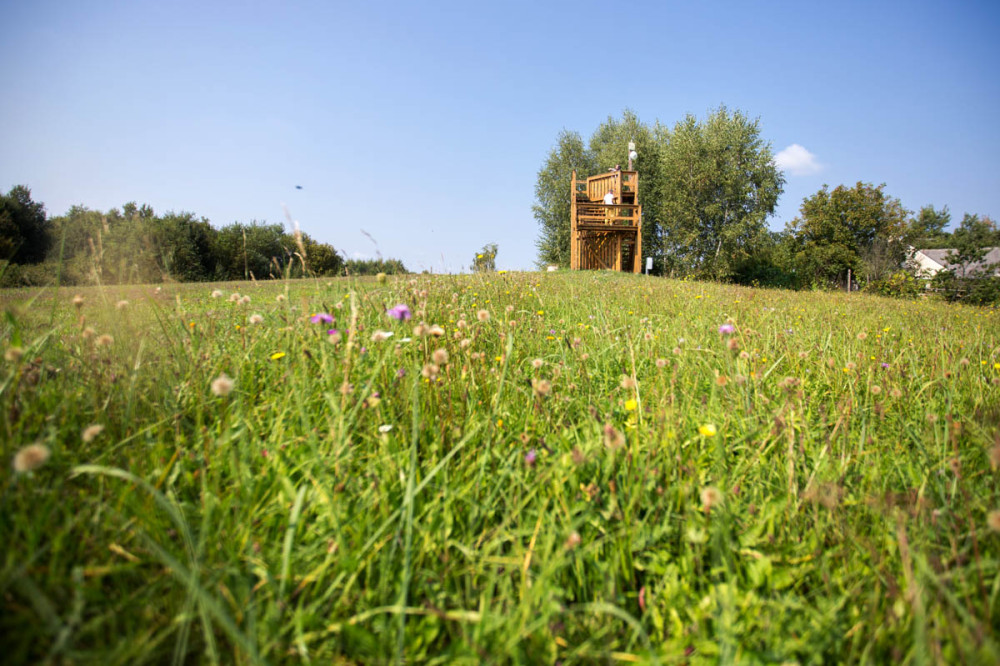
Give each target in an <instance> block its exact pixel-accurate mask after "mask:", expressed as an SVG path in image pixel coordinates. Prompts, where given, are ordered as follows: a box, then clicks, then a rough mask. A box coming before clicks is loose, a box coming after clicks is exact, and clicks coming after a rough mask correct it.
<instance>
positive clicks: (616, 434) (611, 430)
mask: <svg viewBox="0 0 1000 666" xmlns="http://www.w3.org/2000/svg"><path fill="white" fill-rule="evenodd" d="M604 446H606V447H608V448H609V449H611V450H612V451H614V450H616V449H620V448H621V447H623V446H625V435H623V434H622V433H621V431H620V430H618V429H617V428H615V427H614V426H613V425H611V424H610V423H606V424H605V425H604Z"/></svg>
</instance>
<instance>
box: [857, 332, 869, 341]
mask: <svg viewBox="0 0 1000 666" xmlns="http://www.w3.org/2000/svg"><path fill="white" fill-rule="evenodd" d="M867 337H868V334H867V333H865V332H864V331H861V332H860V333H858V340H864V339H865V338H867Z"/></svg>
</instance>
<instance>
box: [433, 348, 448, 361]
mask: <svg viewBox="0 0 1000 666" xmlns="http://www.w3.org/2000/svg"><path fill="white" fill-rule="evenodd" d="M431 360H432V361H434V363H435V364H436V365H446V364H447V363H448V350H447V349H435V350H434V353H433V354H431Z"/></svg>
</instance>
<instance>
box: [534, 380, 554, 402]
mask: <svg viewBox="0 0 1000 666" xmlns="http://www.w3.org/2000/svg"><path fill="white" fill-rule="evenodd" d="M531 388H532V390H533V391H534V392H535V395H536V396H538V397H540V398H541V397H545V396H547V395H548V394H549V393H550V392H551V391H552V382H550V381H549V380H547V379H532V380H531Z"/></svg>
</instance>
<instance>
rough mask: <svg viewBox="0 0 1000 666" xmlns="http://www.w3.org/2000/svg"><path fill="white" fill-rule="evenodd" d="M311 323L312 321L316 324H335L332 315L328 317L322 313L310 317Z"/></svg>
mask: <svg viewBox="0 0 1000 666" xmlns="http://www.w3.org/2000/svg"><path fill="white" fill-rule="evenodd" d="M309 321H311V322H312V323H314V324H319V323H323V324H332V323H333V317H332V316H331V315H328V314H327V313H325V312H320V313H317V314H314V315H313V316H312V317H309Z"/></svg>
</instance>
